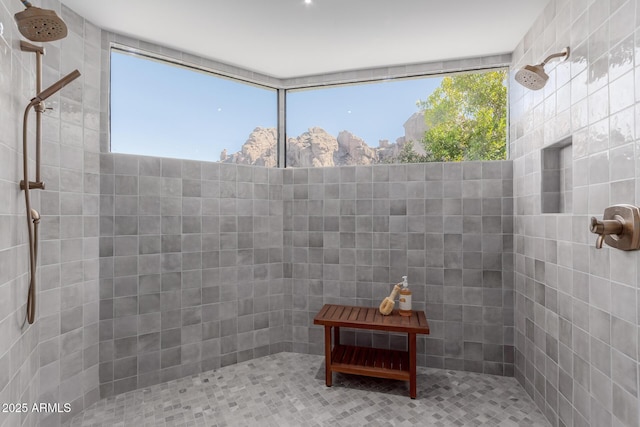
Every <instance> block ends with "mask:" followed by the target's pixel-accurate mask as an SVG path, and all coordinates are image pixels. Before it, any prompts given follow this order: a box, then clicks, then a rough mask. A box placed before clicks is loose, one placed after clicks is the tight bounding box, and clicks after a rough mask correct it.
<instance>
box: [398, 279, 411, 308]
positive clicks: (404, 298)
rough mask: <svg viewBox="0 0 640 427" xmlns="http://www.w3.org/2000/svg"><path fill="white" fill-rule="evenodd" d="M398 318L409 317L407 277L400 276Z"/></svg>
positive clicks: (409, 294)
mask: <svg viewBox="0 0 640 427" xmlns="http://www.w3.org/2000/svg"><path fill="white" fill-rule="evenodd" d="M399 302H400V306H399V308H400V310H399V313H400V316H407V317H409V316H411V290H410V289H409V283H407V276H402V288H400V299H399Z"/></svg>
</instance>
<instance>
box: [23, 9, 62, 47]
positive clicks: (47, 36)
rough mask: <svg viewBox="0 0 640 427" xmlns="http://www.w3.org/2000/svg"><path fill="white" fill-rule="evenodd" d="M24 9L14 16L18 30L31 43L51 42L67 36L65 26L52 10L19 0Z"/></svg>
mask: <svg viewBox="0 0 640 427" xmlns="http://www.w3.org/2000/svg"><path fill="white" fill-rule="evenodd" d="M21 1H22V4H24V5H25V7H26V9H25V10H23V11H22V12H18V13H16V14H15V15H14V18H15V20H16V24H18V30H19V31H20V33H21V34H22V35H23V36H25V37H26V38H27V39H29V40H31V41H32V42H51V41H55V40H60V39H63V38H65V37H66V36H67V25H66V24H65V23H64V21H63V20H62V19H61V18H60V17H59V16H58V15H56V13H55V12H54V11H53V10H47V9H40V8H39V7H35V6H32V5H31V3H29V2H28V1H24V0H21Z"/></svg>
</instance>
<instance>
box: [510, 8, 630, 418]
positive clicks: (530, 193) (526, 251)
mask: <svg viewBox="0 0 640 427" xmlns="http://www.w3.org/2000/svg"><path fill="white" fill-rule="evenodd" d="M639 12H640V7H639V5H638V2H637V1H636V0H627V1H624V0H621V1H601V0H596V1H591V0H551V2H550V3H549V5H548V7H547V8H546V9H545V11H544V13H543V14H542V15H541V16H540V17H539V18H538V20H537V21H536V23H535V25H534V26H533V27H532V28H531V29H530V30H529V32H528V33H527V34H526V36H525V37H524V39H523V40H522V41H521V43H520V44H519V45H518V47H517V49H516V50H515V52H514V54H513V59H514V69H513V71H512V74H511V76H512V77H513V75H514V74H515V71H516V70H517V68H518V67H521V66H523V65H524V64H535V63H538V62H539V61H540V60H542V59H543V58H544V57H545V56H547V55H549V54H551V53H554V52H558V51H560V50H561V49H562V48H564V47H565V46H570V47H571V56H570V58H569V60H568V61H567V62H557V61H556V62H551V63H550V64H548V66H547V67H546V68H547V71H548V72H549V74H550V79H549V82H548V83H547V85H546V87H545V88H544V89H543V90H540V91H537V92H535V91H529V90H526V89H524V88H522V87H521V86H520V85H518V84H517V83H515V82H514V81H513V79H512V81H511V86H510V87H511V93H510V106H511V114H510V116H511V125H510V132H511V138H510V140H511V147H510V148H511V150H510V151H511V158H512V159H513V164H514V199H515V261H516V262H515V271H516V281H515V283H516V306H515V326H516V335H515V344H516V359H515V360H516V377H517V378H518V380H519V381H520V383H521V384H522V385H523V386H524V387H525V388H526V390H527V391H528V392H529V394H530V395H531V396H533V397H534V398H535V401H536V402H537V404H538V406H539V407H540V408H541V409H543V410H544V411H545V413H546V415H547V417H548V419H549V420H550V421H551V422H552V425H559V426H571V425H574V426H576V425H580V426H587V425H590V426H593V427H595V426H597V427H601V426H611V425H616V426H618V425H624V426H629V427H636V426H638V425H640V400H639V399H638V396H639V386H638V370H639V364H638V362H639V360H640V359H639V358H638V342H639V334H640V331H639V328H638V321H639V320H640V318H639V315H640V304H639V301H640V300H639V298H640V295H639V294H638V285H639V284H640V281H639V276H638V273H639V270H638V264H639V261H640V252H623V251H620V250H615V249H612V248H609V247H608V246H606V245H605V246H604V247H603V248H602V249H596V248H595V247H594V246H595V235H593V234H591V233H589V219H590V217H591V216H596V217H598V218H602V213H603V211H604V208H605V207H606V206H608V205H610V204H617V203H627V204H633V205H638V204H640V193H639V191H640V185H639V184H640V182H639V181H638V178H639V177H640V162H638V154H639V151H638V140H637V138H638V125H639V124H640V122H639V121H638V120H639V119H638V117H640V116H639V115H638V114H639V113H640V110H639V109H638V108H639V107H638V101H639V100H640V80H638V76H640V69H639V68H638V67H637V66H638V57H637V55H638V53H637V52H638V47H639V46H640V32H639V31H638V24H639V23H640V22H639V21H638V20H639V19H640V15H639ZM568 136H572V148H571V151H572V161H573V165H572V166H573V191H572V193H573V195H572V197H573V201H572V207H571V208H570V210H569V211H568V212H567V213H565V214H541V205H540V188H541V187H540V185H541V166H540V165H541V157H540V156H541V149H542V148H543V147H546V146H549V145H552V144H554V143H556V142H558V141H562V140H563V139H564V138H566V137H568Z"/></svg>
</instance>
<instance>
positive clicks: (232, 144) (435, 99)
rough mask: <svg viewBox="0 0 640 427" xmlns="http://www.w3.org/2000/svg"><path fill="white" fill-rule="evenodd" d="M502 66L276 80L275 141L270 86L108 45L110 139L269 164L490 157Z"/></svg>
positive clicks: (164, 151) (154, 151) (499, 134)
mask: <svg viewBox="0 0 640 427" xmlns="http://www.w3.org/2000/svg"><path fill="white" fill-rule="evenodd" d="M506 77H507V73H506V70H504V69H502V70H491V71H476V72H466V73H456V74H449V75H443V76H435V77H434V76H430V77H417V78H403V79H399V78H397V79H388V80H384V81H375V82H368V83H357V84H348V85H335V86H321V87H312V88H305V89H294V90H286V91H284V93H285V96H286V103H285V105H286V111H284V114H285V116H286V117H285V118H286V120H284V122H285V123H286V132H285V135H286V138H283V139H284V140H285V147H279V140H278V134H279V132H278V129H277V124H278V110H279V109H278V90H277V89H276V88H272V87H265V86H260V85H256V84H252V83H247V82H244V81H240V80H235V79H230V78H226V77H222V76H219V75H217V74H214V73H211V72H205V71H202V70H199V69H196V68H190V67H186V66H182V65H177V64H175V63H170V62H167V61H162V60H158V59H154V58H152V57H151V56H144V55H140V54H132V53H129V52H126V51H123V50H119V49H116V48H114V49H112V51H111V151H113V152H117V153H129V154H141V155H149V156H159V157H173V158H182V159H194V160H205V161H213V162H228V163H237V164H248V165H256V166H269V167H274V166H281V167H282V166H287V167H314V166H342V165H370V164H378V163H410V162H431V161H462V160H501V159H504V158H506V145H507V144H506V129H507V126H506V116H507V109H506V104H507V88H506ZM283 131H285V130H284V129H280V132H283ZM280 148H283V149H284V152H285V154H286V155H285V156H282V157H283V158H284V163H285V164H284V165H282V164H278V158H279V156H278V152H279V151H280Z"/></svg>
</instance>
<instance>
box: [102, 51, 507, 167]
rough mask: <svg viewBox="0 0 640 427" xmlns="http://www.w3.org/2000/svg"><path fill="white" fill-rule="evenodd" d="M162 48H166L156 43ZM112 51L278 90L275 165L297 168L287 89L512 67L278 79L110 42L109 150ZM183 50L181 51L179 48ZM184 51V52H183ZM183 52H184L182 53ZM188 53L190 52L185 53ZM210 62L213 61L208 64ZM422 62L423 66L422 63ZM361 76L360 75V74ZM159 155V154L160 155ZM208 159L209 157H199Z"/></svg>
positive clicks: (456, 65)
mask: <svg viewBox="0 0 640 427" xmlns="http://www.w3.org/2000/svg"><path fill="white" fill-rule="evenodd" d="M157 48H158V49H159V50H162V49H163V48H161V47H157ZM113 51H117V52H119V53H122V54H126V55H134V56H139V57H141V58H144V59H147V60H151V61H156V62H164V63H167V64H169V65H173V66H178V67H183V68H186V69H189V70H193V71H194V72H201V73H205V74H209V75H211V76H213V77H217V78H222V79H226V80H230V81H234V82H238V83H243V84H248V85H251V86H254V87H258V88H262V89H267V90H273V91H275V92H276V108H277V111H276V135H277V144H276V150H277V162H276V166H275V168H279V169H283V168H295V166H288V165H287V164H286V157H287V156H286V151H287V142H286V141H287V138H288V135H287V133H286V123H287V106H286V98H287V93H288V92H289V91H291V92H299V91H304V90H314V89H326V88H333V87H343V86H353V85H360V84H368V83H382V82H388V81H401V80H410V79H419V78H433V77H447V76H452V75H456V74H462V73H470V72H474V73H480V72H490V71H496V70H506V71H507V75H509V71H510V55H503V56H504V58H503V57H502V56H498V57H488V58H489V59H492V60H494V62H495V63H493V64H487V62H489V63H490V62H491V61H489V60H487V59H485V58H472V59H469V60H453V61H443V62H438V63H426V64H417V65H413V66H412V65H406V66H398V67H395V68H397V70H395V71H396V72H395V73H394V67H391V68H380V69H370V70H358V71H353V72H339V73H333V74H332V73H329V74H320V75H317V76H308V77H302V78H290V79H277V78H273V77H271V76H266V75H261V74H259V73H256V72H251V71H249V70H245V69H242V68H237V67H233V66H228V65H226V64H223V63H217V62H215V61H208V60H205V59H201V58H198V57H196V56H193V57H192V58H194V59H196V60H198V59H200V61H201V62H202V63H203V64H204V65H202V64H196V63H194V62H190V61H188V60H185V59H184V58H181V59H178V58H174V57H171V56H168V55H165V54H160V53H155V52H152V51H150V50H146V49H140V48H133V47H131V46H127V45H125V44H122V43H118V42H111V43H110V45H109V47H108V50H107V52H108V54H109V55H108V58H109V78H108V79H107V84H108V88H107V94H108V113H109V122H108V125H107V152H110V153H113V151H111V110H112V102H111V84H112V82H111V70H112V69H111V54H112V52H113ZM178 53H180V52H178ZM180 54H181V53H180ZM181 55H182V54H181ZM185 55H187V54H185ZM465 61H467V62H469V63H470V64H471V65H468V66H466V67H464V66H461V64H460V63H463V64H462V65H464V62H465ZM475 61H479V63H478V64H475V65H474V64H473V63H474V62H475ZM207 63H210V64H207ZM421 65H422V67H421ZM435 65H439V67H435ZM448 66H450V67H451V69H450V70H447V67H448ZM408 68H415V69H416V71H415V72H407V69H408ZM420 68H424V70H420ZM224 69H228V70H229V71H225V70H224ZM376 74H380V76H375V75H376ZM359 75H360V76H361V77H358V76H359ZM265 80H270V82H266V81H265ZM510 80H511V79H510V78H507V80H506V82H505V86H506V88H507V99H506V120H507V129H509V121H510V109H509V93H510ZM505 153H506V156H505V157H506V159H509V158H510V132H508V131H507V133H506V138H505ZM134 155H144V154H134ZM158 157H160V156H158ZM200 161H207V160H204V159H203V160H200Z"/></svg>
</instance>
